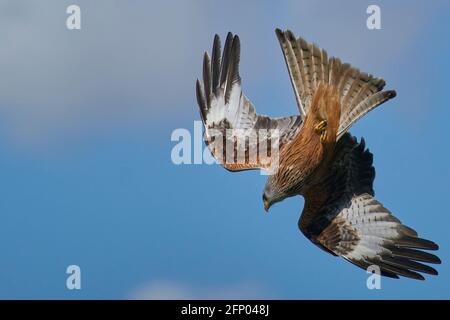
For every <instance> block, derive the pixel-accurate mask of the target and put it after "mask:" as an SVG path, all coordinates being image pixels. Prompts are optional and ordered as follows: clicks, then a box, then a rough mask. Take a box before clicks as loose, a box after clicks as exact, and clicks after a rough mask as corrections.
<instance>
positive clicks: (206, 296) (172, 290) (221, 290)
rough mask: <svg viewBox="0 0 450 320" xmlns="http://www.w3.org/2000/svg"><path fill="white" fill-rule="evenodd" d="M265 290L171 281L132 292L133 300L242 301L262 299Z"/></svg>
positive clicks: (247, 286)
mask: <svg viewBox="0 0 450 320" xmlns="http://www.w3.org/2000/svg"><path fill="white" fill-rule="evenodd" d="M266 296H267V292H266V290H265V289H264V288H263V287H262V286H260V285H257V284H252V283H241V284H236V285H226V286H221V287H214V286H209V287H206V286H205V287H198V286H189V285H186V284H180V283H177V282H172V281H155V282H151V283H148V284H145V285H143V286H140V287H139V288H137V289H135V290H133V291H132V292H131V293H130V295H129V298H130V299H135V300H213V299H214V300H216V299H217V300H229V299H236V300H244V299H264V298H265V297H266Z"/></svg>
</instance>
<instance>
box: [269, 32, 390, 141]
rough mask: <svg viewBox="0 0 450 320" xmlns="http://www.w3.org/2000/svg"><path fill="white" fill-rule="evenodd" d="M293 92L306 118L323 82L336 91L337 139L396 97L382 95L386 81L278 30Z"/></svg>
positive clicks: (289, 33) (386, 94)
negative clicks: (368, 114) (338, 117)
mask: <svg viewBox="0 0 450 320" xmlns="http://www.w3.org/2000/svg"><path fill="white" fill-rule="evenodd" d="M275 33H276V35H277V37H278V40H279V42H280V45H281V49H282V50H283V54H284V58H285V60H286V65H287V68H288V71H289V76H290V78H291V82H292V86H293V88H294V92H295V97H296V99H297V104H298V108H299V110H300V113H301V114H302V116H306V115H307V114H308V112H309V110H310V108H311V101H312V97H313V96H314V92H315V91H316V89H317V87H318V85H319V83H320V82H323V83H325V84H329V85H333V86H335V87H336V89H337V91H338V94H339V97H340V102H341V108H342V110H341V119H340V126H339V130H338V139H339V138H340V137H341V136H342V135H343V134H344V133H345V132H346V131H347V130H348V129H349V128H350V127H351V126H352V124H354V123H355V122H356V121H357V120H358V119H360V118H361V117H362V116H364V115H365V114H366V113H368V112H369V111H370V110H372V109H374V108H376V107H377V106H379V105H380V104H382V103H383V102H385V101H387V100H389V99H391V98H393V97H395V95H396V93H395V91H393V90H392V91H382V90H383V87H384V85H385V82H384V80H383V79H380V78H375V77H373V76H372V75H370V74H367V73H364V72H360V71H359V70H358V69H356V68H353V67H352V66H351V65H350V64H348V63H341V61H340V60H339V59H338V58H334V57H331V58H328V55H327V52H326V51H325V50H323V49H320V48H318V47H317V46H315V45H314V44H312V43H308V42H306V41H305V40H304V39H303V38H301V37H300V38H296V37H295V36H294V34H293V33H292V32H291V31H290V30H287V31H281V30H280V29H276V30H275Z"/></svg>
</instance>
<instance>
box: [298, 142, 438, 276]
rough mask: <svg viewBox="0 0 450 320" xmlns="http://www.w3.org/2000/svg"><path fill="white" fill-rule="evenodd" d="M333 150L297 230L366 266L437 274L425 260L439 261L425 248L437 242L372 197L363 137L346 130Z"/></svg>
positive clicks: (384, 270)
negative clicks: (394, 214) (352, 135)
mask: <svg viewBox="0 0 450 320" xmlns="http://www.w3.org/2000/svg"><path fill="white" fill-rule="evenodd" d="M337 150H338V151H337V153H336V155H335V158H334V162H333V164H332V167H331V170H330V171H329V174H328V175H327V176H326V177H325V178H324V179H323V181H322V182H321V183H319V185H317V186H315V187H312V188H311V190H309V191H308V192H307V193H306V194H305V208H304V210H303V213H302V216H301V218H300V221H299V227H300V229H301V231H302V232H303V233H304V234H305V235H306V236H307V237H308V238H309V239H310V240H311V241H312V242H313V243H315V244H317V245H318V246H319V247H321V248H322V249H324V250H326V251H328V252H330V253H332V254H334V255H338V256H341V257H343V258H344V259H346V260H348V261H350V262H352V263H353V264H355V265H357V266H359V267H361V268H364V269H367V267H369V266H370V265H377V266H378V267H379V268H380V271H381V274H382V275H385V276H388V277H392V278H398V277H399V276H403V277H408V278H413V279H419V280H423V279H424V277H423V276H422V275H421V274H420V273H426V274H431V275H437V271H436V270H435V269H434V268H432V267H430V266H428V265H426V264H425V263H431V264H438V263H440V260H439V258H438V257H437V256H435V255H433V254H431V253H429V252H426V251H427V250H437V249H438V245H437V244H435V243H434V242H432V241H429V240H425V239H422V238H420V237H419V236H418V234H417V232H416V231H414V230H413V229H411V228H409V227H407V226H406V225H404V224H402V223H401V221H400V220H399V219H397V218H396V217H394V216H393V215H392V213H391V212H390V211H389V210H388V209H386V208H385V207H384V206H383V205H382V204H381V203H380V202H379V201H377V200H376V199H375V198H374V192H373V186H372V185H373V180H374V177H375V170H374V168H373V166H372V154H371V153H370V152H369V151H368V150H366V149H365V146H364V140H362V141H361V142H360V143H357V142H356V139H354V138H352V137H351V136H350V135H349V134H345V135H344V136H343V137H342V139H341V140H340V141H339V142H338V145H337Z"/></svg>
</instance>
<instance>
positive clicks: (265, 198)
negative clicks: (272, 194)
mask: <svg viewBox="0 0 450 320" xmlns="http://www.w3.org/2000/svg"><path fill="white" fill-rule="evenodd" d="M263 201H264V202H265V201H267V197H266V194H265V193H263Z"/></svg>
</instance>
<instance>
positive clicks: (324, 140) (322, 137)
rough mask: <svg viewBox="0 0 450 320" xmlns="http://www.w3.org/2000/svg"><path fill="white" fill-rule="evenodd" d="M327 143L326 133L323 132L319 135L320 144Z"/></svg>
mask: <svg viewBox="0 0 450 320" xmlns="http://www.w3.org/2000/svg"><path fill="white" fill-rule="evenodd" d="M326 141H327V131H326V130H325V131H323V132H322V133H321V135H320V142H322V143H325V142H326Z"/></svg>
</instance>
